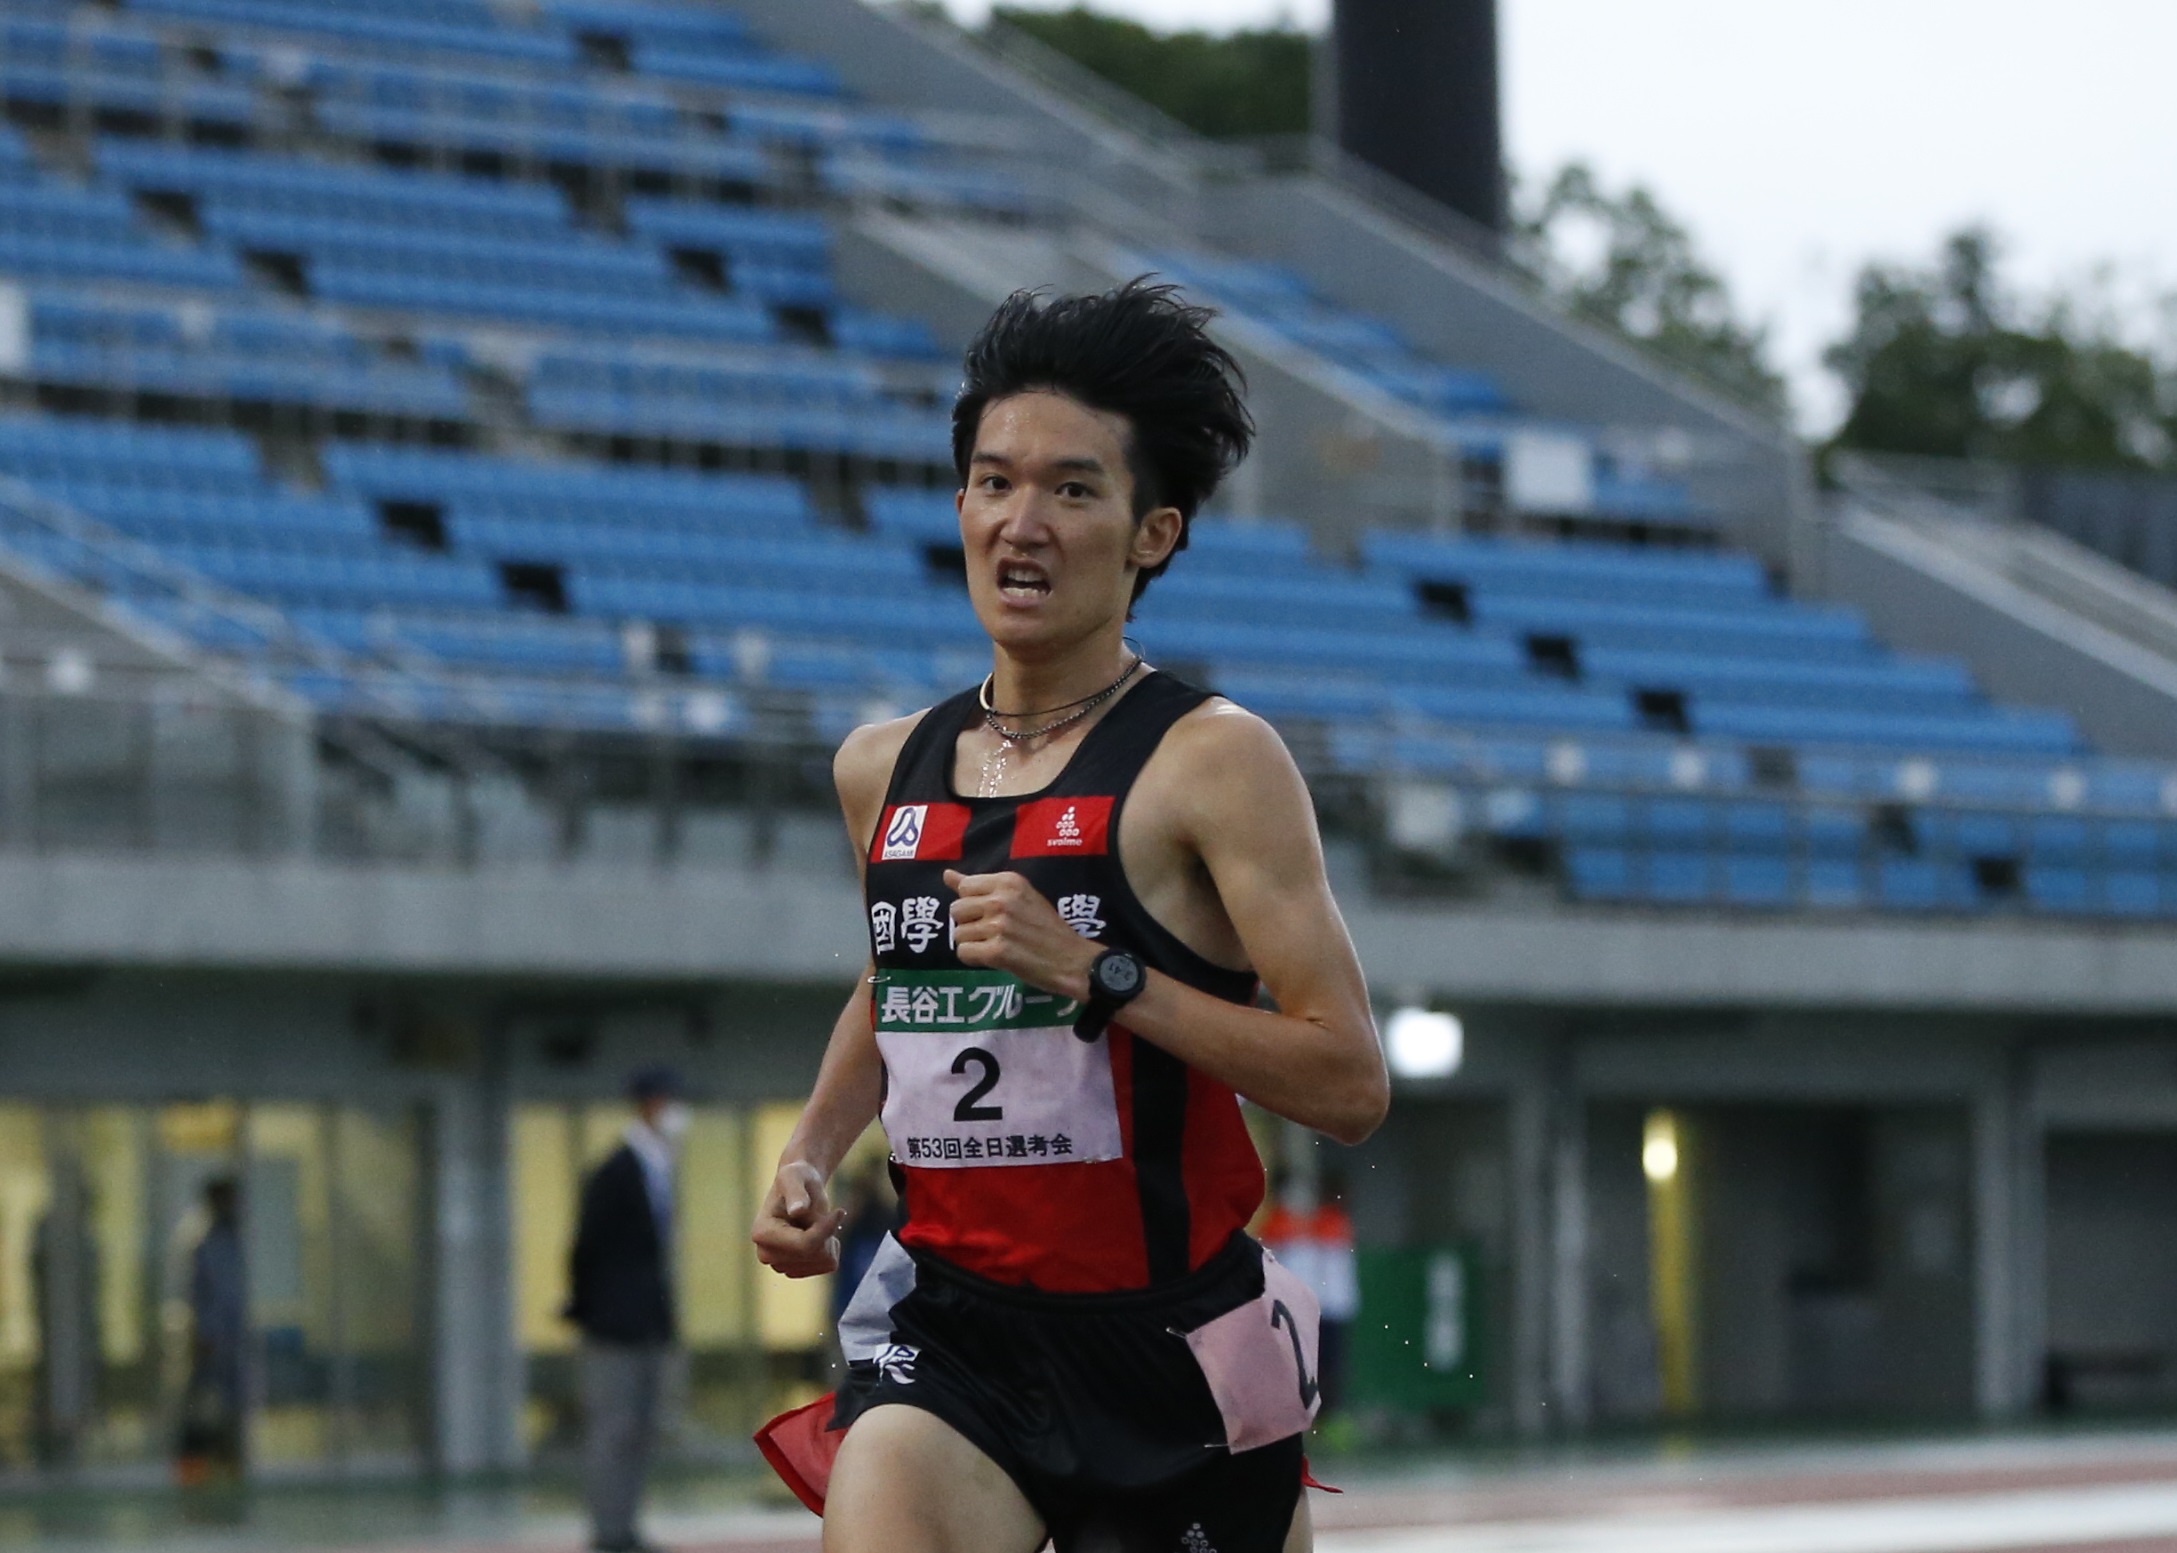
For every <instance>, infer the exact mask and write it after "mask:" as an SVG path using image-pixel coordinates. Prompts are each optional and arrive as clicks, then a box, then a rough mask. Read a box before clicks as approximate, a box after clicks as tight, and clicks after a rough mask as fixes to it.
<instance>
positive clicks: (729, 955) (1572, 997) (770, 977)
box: [0, 854, 2177, 1091]
mask: <svg viewBox="0 0 2177 1553" xmlns="http://www.w3.org/2000/svg"><path fill="white" fill-rule="evenodd" d="M1344 904H1345V909H1346V916H1347V921H1348V924H1349V926H1350V927H1351V929H1352V932H1353V936H1354V941H1355V943H1356V944H1357V945H1358V946H1359V949H1360V953H1361V960H1362V964H1363V965H1364V966H1365V967H1366V968H1367V970H1368V972H1369V975H1370V979H1371V981H1372V982H1373V983H1374V984H1375V985H1376V986H1378V987H1379V988H1383V989H1385V990H1386V991H1387V992H1393V991H1395V992H1400V993H1403V992H1405V991H1407V990H1413V991H1416V992H1419V993H1423V994H1433V995H1437V996H1440V997H1443V998H1447V999H1452V1000H1456V1001H1458V1002H1461V1003H1466V1004H1485V1003H1488V1004H1502V1003H1513V1004H1520V1003H1524V1004H1529V1005H1534V1006H1539V1007H1545V1008H1581V1007H1587V1008H1602V1009H1609V1008H1650V1009H1667V1010H1669V1009H1692V1008H1705V1009H1711V1010H1721V1011H1725V1012H1727V1013H1728V1012H1730V1011H1734V1010H1755V1009H1764V1008H1799V1009H1813V1010H1840V1009H1841V1010H1851V1009H1859V1010H1879V1009H1892V1010H1896V1009H1906V1010H1943V1009H1950V1010H1961V1011H1982V1012H1987V1013H1991V1014H1995V1013H2003V1012H2007V1011H2037V1012H2042V1013H2050V1014H2067V1013H2068V1014H2080V1015H2085V1014H2158V1015H2169V1014H2172V1013H2177V954H2173V953H2172V952H2171V947H2172V943H2173V937H2177V936H2173V935H2172V933H2171V932H2170V930H2169V929H2168V928H2167V927H2163V926H2153V925H2146V926H2139V925H2125V924H2117V923H2092V922H2085V923H2082V922H2057V921H2034V920H2027V919H2017V918H2012V919H1977V920H1951V921H1945V920H1939V919H1938V920H1925V921H1916V920H1903V919H1890V918H1881V917H1873V916H1862V917H1814V916H1796V917H1794V916H1776V917H1767V916H1763V917H1754V916H1735V915H1730V914H1722V913H1714V914H1711V913H1700V912H1669V911H1657V912H1642V911H1603V910H1582V909H1571V908H1561V909H1547V908H1538V907H1532V906H1529V907H1522V908H1507V907H1499V906H1492V905H1490V904H1488V903H1486V902H1479V903H1460V904H1445V905H1416V904H1409V903H1404V902H1398V901H1392V900H1385V899H1382V898H1378V897H1371V896H1366V895H1363V896H1360V897H1358V898H1353V897H1350V896H1349V898H1348V899H1347V900H1346V902H1345V903H1344ZM866 955H867V943H866V938H865V935H864V932H863V929H862V925H861V906H860V902H859V899H858V897H857V895H856V893H855V889H854V886H853V884H852V882H851V881H850V880H849V879H848V878H847V876H846V871H845V869H844V868H843V867H838V868H836V869H835V870H834V871H833V876H832V877H830V878H826V877H824V876H823V875H822V873H821V872H817V871H813V870H805V869H800V868H783V867H782V868H779V869H775V870H772V871H765V872H756V871H746V870H734V869H723V868H721V869H680V870H659V869H655V868H639V867H627V868H614V867H606V866H602V865H599V866H569V867H553V866H548V865H535V866H507V867H501V868H488V869H482V870H478V871H474V872H467V873H463V872H457V871H453V870H442V869H431V868H422V867H404V866H397V865H369V866H366V865H334V864H325V863H316V862H312V861H310V860H308V859H288V860H282V861H276V862H266V863H251V862H248V861H246V860H240V859H231V858H230V859H214V858H158V857H151V858H144V857H128V856H121V857H96V856H67V857H47V856H37V855H27V856H26V855H22V854H12V855H9V856H8V857H7V858H6V866H5V867H0V968H4V967H7V966H11V965H12V966H20V967H32V968H38V967H51V966H55V965H64V966H84V967H97V966H134V967H144V968H152V967H160V968H194V969H200V970H209V969H218V968H225V969H237V970H285V971H301V970H314V971H355V972H368V973H373V974H401V975H412V976H436V977H471V978H473V977H479V976H500V977H522V978H533V979H537V980H540V981H542V982H545V983H547V984H552V983H556V984H560V985H568V986H572V985H577V984H582V983H592V982H606V983H615V982H654V983H689V982H694V983H715V982H725V981H729V980H732V981H753V982H760V983H786V984H801V985H812V986H821V987H833V988H843V987H845V986H846V985H847V984H848V982H849V981H851V979H852V978H853V977H854V976H855V975H856V974H857V973H858V972H859V969H860V967H861V965H862V963H863V961H864V959H865V957H866ZM1843 1033H1844V1034H1846V1035H1850V1034H1851V1033H1852V1032H1851V1030H1850V1028H1849V1022H1847V1026H1846V1028H1845V1029H1844V1031H1843ZM1604 1050H1607V1048H1605V1049H1604ZM1838 1078H1839V1082H1840V1083H1841V1084H1843V1085H1845V1086H1846V1088H1847V1090H1848V1091H1849V1089H1850V1087H1851V1086H1852V1085H1854V1084H1856V1083H1858V1082H1860V1081H1861V1076H1860V1075H1856V1074H1853V1073H1851V1072H1849V1071H1847V1072H1843V1073H1840V1074H1839V1075H1838Z"/></svg>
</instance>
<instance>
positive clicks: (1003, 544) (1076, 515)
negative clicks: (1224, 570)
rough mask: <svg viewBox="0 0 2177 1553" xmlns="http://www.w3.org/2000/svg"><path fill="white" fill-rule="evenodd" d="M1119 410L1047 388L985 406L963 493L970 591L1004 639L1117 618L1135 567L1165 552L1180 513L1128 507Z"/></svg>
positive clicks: (1044, 640)
mask: <svg viewBox="0 0 2177 1553" xmlns="http://www.w3.org/2000/svg"><path fill="white" fill-rule="evenodd" d="M1127 436H1128V428H1127V423H1126V421H1125V419H1124V418H1123V417H1121V416H1117V415H1112V414H1109V413H1107V412H1104V411H1101V410H1091V409H1089V408H1087V407H1086V406H1085V405H1082V404H1079V403H1077V402H1076V401H1074V400H1072V399H1068V398H1066V397H1065V396H1063V395H1061V394H1054V393H1041V392H1039V393H1026V394H1015V395H1013V396H1012V397H1011V398H1008V399H1000V400H998V401H997V402H996V403H994V404H992V405H990V406H989V407H988V408H986V409H985V410H984V411H983V421H982V425H981V427H980V428H979V429H978V431H977V434H976V438H975V451H974V453H973V455H972V456H971V459H970V461H969V465H968V484H967V489H966V490H964V491H962V492H961V493H960V499H959V502H960V538H961V543H962V545H963V547H964V548H965V550H966V552H967V570H968V595H969V597H970V598H971V599H972V600H973V601H974V604H975V613H976V615H977V617H978V618H979V619H980V620H981V621H982V623H983V629H984V630H986V631H988V632H989V633H990V636H991V639H992V640H993V641H995V642H996V643H997V644H998V645H999V646H1001V647H1007V648H1011V649H1014V650H1018V651H1029V652H1034V651H1037V650H1039V649H1041V650H1049V649H1053V648H1061V649H1062V648H1064V647H1068V646H1071V645H1073V644H1075V643H1077V642H1080V641H1083V640H1086V639H1087V638H1089V637H1092V636H1094V635H1095V634H1096V633H1097V632H1098V631H1100V630H1103V629H1105V628H1108V627H1110V626H1112V625H1114V624H1123V623H1124V621H1125V619H1126V610H1127V605H1128V604H1129V602H1131V600H1132V598H1133V592H1134V574H1135V573H1136V572H1137V571H1138V570H1140V568H1142V567H1143V566H1149V565H1154V564H1155V563H1156V562H1158V561H1160V560H1162V559H1163V558H1164V557H1165V556H1166V555H1168V554H1170V553H1171V547H1172V544H1173V543H1174V541H1175V540H1176V539H1177V538H1178V533H1179V514H1178V512H1177V511H1175V510H1174V509H1172V508H1170V507H1160V508H1157V509H1156V510H1155V511H1153V512H1150V513H1148V514H1147V515H1145V516H1144V517H1143V518H1142V519H1141V520H1140V521H1138V522H1137V521H1136V519H1135V517H1134V505H1133V504H1134V479H1133V475H1132V473H1131V472H1130V471H1129V469H1128V467H1127V462H1126V439H1127Z"/></svg>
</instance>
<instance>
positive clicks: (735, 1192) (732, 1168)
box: [510, 1103, 832, 1462]
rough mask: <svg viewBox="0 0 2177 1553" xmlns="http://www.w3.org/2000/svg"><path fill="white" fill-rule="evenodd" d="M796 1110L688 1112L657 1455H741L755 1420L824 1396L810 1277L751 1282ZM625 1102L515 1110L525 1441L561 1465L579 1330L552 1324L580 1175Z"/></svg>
mask: <svg viewBox="0 0 2177 1553" xmlns="http://www.w3.org/2000/svg"><path fill="white" fill-rule="evenodd" d="M799 1114H800V1108H799V1107H798V1106H796V1105H786V1104H771V1105H754V1106H698V1107H696V1109H695V1111H694V1114H693V1117H692V1119H691V1121H690V1123H689V1127H688V1132H687V1136H686V1138H685V1139H684V1140H683V1143H682V1146H681V1164H680V1182H681V1185H680V1187H679V1189H678V1190H677V1191H676V1193H675V1208H676V1223H675V1232H674V1233H675V1247H676V1254H675V1257H674V1269H673V1270H674V1275H675V1278H676V1280H677V1288H678V1295H679V1304H680V1323H681V1338H682V1347H683V1350H684V1366H683V1369H682V1371H681V1378H680V1383H679V1386H678V1388H677V1389H678V1395H676V1396H675V1397H673V1398H671V1399H670V1401H669V1405H668V1407H667V1409H666V1419H667V1423H666V1436H665V1439H664V1441H663V1446H664V1449H665V1450H666V1452H667V1453H668V1454H669V1455H671V1456H675V1457H678V1458H679V1459H681V1460H684V1461H697V1462H700V1461H705V1460H720V1459H728V1458H733V1457H738V1456H740V1455H742V1454H744V1453H745V1452H746V1450H747V1442H748V1437H749V1435H750V1433H751V1432H752V1431H753V1430H754V1429H755V1427H756V1425H757V1424H759V1423H761V1422H762V1421H763V1420H764V1419H765V1418H768V1417H770V1416H771V1415H772V1414H773V1413H775V1412H777V1411H779V1410H780V1409H781V1408H783V1407H786V1406H791V1405H793V1404H795V1403H796V1402H799V1401H803V1400H813V1399H814V1398H815V1397H817V1396H819V1395H821V1394H822V1393H823V1392H825V1391H827V1390H829V1389H830V1388H831V1385H832V1380H831V1378H830V1376H829V1373H828V1366H829V1364H830V1360H831V1356H830V1353H829V1350H828V1348H827V1342H828V1337H829V1324H830V1322H829V1305H828V1297H829V1293H830V1291H829V1290H828V1288H827V1287H826V1281H825V1280H824V1279H821V1278H817V1279H809V1280H807V1281H804V1282H790V1281H788V1280H787V1279H784V1278H773V1277H759V1276H758V1275H759V1273H760V1272H761V1268H760V1267H759V1266H758V1264H757V1262H756V1258H755V1253H754V1251H753V1250H752V1249H751V1247H750V1246H749V1242H748V1226H749V1224H750V1223H751V1222H752V1221H753V1220H754V1218H755V1212H756V1203H757V1197H758V1194H759V1193H761V1192H762V1190H763V1189H764V1187H765V1186H767V1185H768V1184H769V1182H770V1166H771V1162H772V1161H774V1160H776V1159H777V1158H778V1155H779V1151H780V1149H781V1148H783V1147H784V1146H785V1143H786V1138H787V1135H788V1134H789V1133H790V1132H792V1130H793V1126H794V1121H795V1119H796V1118H797V1117H798V1116H799ZM627 1122H628V1108H627V1106H626V1105H625V1104H621V1103H613V1104H589V1103H574V1104H567V1103H549V1104H527V1105H520V1106H517V1107H516V1108H515V1111H514V1117H513V1127H512V1129H511V1134H510V1147H511V1149H512V1152H513V1158H512V1160H511V1161H510V1175H511V1179H512V1181H513V1190H514V1237H513V1238H514V1245H513V1254H514V1264H515V1265H514V1286H515V1289H516V1291H517V1294H516V1298H517V1301H518V1306H519V1323H520V1341H521V1346H522V1354H523V1359H524V1361H525V1369H526V1372H527V1391H526V1394H525V1397H524V1406H523V1413H522V1437H523V1441H524V1443H525V1445H526V1447H527V1448H528V1450H529V1453H530V1454H531V1456H532V1457H533V1458H536V1459H541V1460H551V1459H554V1458H557V1459H560V1460H562V1461H564V1460H567V1459H569V1458H571V1456H572V1454H573V1453H574V1452H575V1451H576V1450H577V1449H579V1447H580V1443H581V1428H582V1419H581V1412H580V1407H579V1401H578V1398H579V1396H580V1390H581V1388H580V1385H579V1381H578V1376H577V1374H576V1358H577V1349H578V1347H579V1336H578V1334H577V1333H576V1332H575V1330H574V1328H573V1327H572V1326H570V1325H569V1324H568V1323H567V1322H566V1321H565V1320H564V1319H563V1318H562V1317H561V1314H560V1312H561V1310H562V1308H563V1307H564V1306H565V1304H566V1300H567V1253H568V1250H569V1248H570V1246H571V1245H572V1244H573V1240H574V1231H575V1219H576V1214H577V1209H578V1204H579V1198H580V1193H581V1184H582V1179H583V1177H584V1176H585V1175H586V1174H587V1173H588V1172H589V1171H591V1170H592V1169H594V1168H596V1166H597V1165H598V1164H599V1163H600V1162H601V1161H602V1160H603V1159H604V1158H605V1156H606V1155H608V1154H610V1153H611V1152H612V1150H613V1149H614V1148H615V1147H617V1146H618V1144H619V1142H620V1138H621V1135H622V1133H623V1132H624V1131H625V1129H626V1126H627Z"/></svg>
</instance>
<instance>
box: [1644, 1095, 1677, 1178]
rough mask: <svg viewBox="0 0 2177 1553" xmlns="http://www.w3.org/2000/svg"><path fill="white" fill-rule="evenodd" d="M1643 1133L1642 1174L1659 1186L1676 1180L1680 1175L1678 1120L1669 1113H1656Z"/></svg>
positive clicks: (1649, 1118)
mask: <svg viewBox="0 0 2177 1553" xmlns="http://www.w3.org/2000/svg"><path fill="white" fill-rule="evenodd" d="M1642 1131H1643V1133H1644V1136H1643V1137H1642V1138H1641V1140H1640V1169H1641V1173H1642V1174H1643V1175H1645V1176H1646V1177H1647V1178H1648V1179H1649V1180H1650V1181H1653V1182H1654V1183H1655V1184H1656V1185H1658V1186H1661V1185H1662V1184H1663V1183H1664V1182H1666V1181H1669V1180H1673V1179H1675V1178H1676V1177H1677V1175H1678V1119H1677V1118H1676V1117H1674V1116H1672V1115H1671V1114H1670V1113H1669V1112H1668V1111H1656V1112H1654V1113H1652V1114H1651V1115H1650V1116H1649V1117H1648V1125H1647V1126H1646V1127H1645V1128H1643V1129H1642Z"/></svg>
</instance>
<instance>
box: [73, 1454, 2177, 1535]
mask: <svg viewBox="0 0 2177 1553" xmlns="http://www.w3.org/2000/svg"><path fill="white" fill-rule="evenodd" d="M1325 1475H1326V1476H1328V1477H1329V1478H1331V1479H1332V1480H1333V1481H1337V1480H1338V1479H1339V1477H1340V1473H1339V1472H1338V1471H1337V1470H1336V1469H1335V1468H1329V1467H1326V1470H1325ZM1345 1486H1346V1488H1347V1492H1346V1493H1344V1494H1342V1495H1335V1496H1334V1495H1326V1494H1317V1495H1314V1496H1313V1504H1314V1513H1315V1518H1316V1526H1317V1539H1316V1545H1317V1547H1318V1549H1319V1550H1321V1553H1979V1550H1990V1553H1993V1550H2004V1553H2059V1550H2061V1553H2177V1435H2168V1434H2157V1435H2125V1436H2098V1437H2078V1436H2071V1437H2052V1438H2040V1439H2036V1438H2024V1437H2010V1438H2005V1439H1999V1440H1982V1441H1974V1442H1964V1443H1949V1444H1918V1445H1912V1444H1880V1445H1856V1446H1835V1447H1824V1448H1819V1449H1811V1448H1806V1447H1799V1448H1795V1449H1789V1450H1783V1449H1772V1450H1766V1451H1756V1450H1739V1451H1733V1452H1703V1453H1695V1454H1689V1455H1685V1456H1683V1457H1678V1458H1675V1459H1649V1460H1645V1461H1627V1460H1624V1459H1622V1458H1620V1459H1617V1460H1615V1461H1610V1460H1597V1459H1595V1458H1592V1457H1590V1458H1587V1459H1584V1460H1578V1461H1573V1460H1565V1461H1559V1462H1556V1463H1549V1462H1541V1461H1533V1462H1529V1463H1527V1464H1523V1465H1513V1466H1498V1467H1488V1468H1484V1467H1458V1466H1438V1467H1434V1468H1425V1469H1422V1468H1417V1469H1414V1470H1412V1471H1410V1472H1406V1473H1403V1474H1401V1475H1398V1476H1388V1475H1380V1474H1379V1475H1364V1474H1359V1473H1354V1474H1348V1475H1347V1481H1346V1484H1345ZM651 1534H652V1536H653V1537H654V1538H655V1539H656V1540H658V1541H659V1542H661V1543H662V1544H664V1545H665V1546H666V1547H667V1548H670V1549H673V1550H675V1553H814V1550H815V1549H816V1547H817V1522H816V1519H815V1518H814V1517H813V1516H810V1515H809V1514H807V1513H806V1512H805V1511H802V1510H799V1509H776V1510H769V1509H746V1510H738V1511H731V1512H727V1513H723V1514H706V1515H659V1516H655V1517H653V1518H652V1522H651ZM189 1540H190V1541H191V1542H192V1543H194V1545H195V1546H196V1547H198V1548H202V1549H204V1550H205V1553H244V1550H251V1553H254V1550H262V1549H268V1548H269V1547H270V1546H271V1544H268V1543H266V1542H263V1541H258V1540H254V1539H250V1538H247V1537H246V1536H245V1537H243V1538H240V1539H237V1540H235V1541H233V1542H220V1543H214V1542H210V1541H206V1542H202V1543H196V1542H195V1539H189ZM165 1545H166V1546H170V1547H172V1546H177V1545H178V1544H176V1543H168V1544H165ZM74 1546H75V1547H77V1548H79V1549H81V1548H84V1544H82V1543H80V1542H78V1543H75V1544H74ZM95 1546H96V1545H95V1544H94V1545H93V1548H95ZM336 1547H338V1548H341V1549H343V1550H355V1553H361V1550H363V1549H368V1550H369V1553H547V1550H549V1553H574V1550H576V1549H579V1548H580V1547H581V1537H580V1531H579V1528H578V1527H577V1526H576V1525H575V1523H574V1522H573V1521H572V1520H570V1519H566V1518H560V1517H555V1518H554V1519H552V1520H550V1521H533V1522H529V1523H525V1524H523V1525H520V1526H518V1527H508V1528H507V1529H506V1531H505V1532H503V1533H498V1534H494V1535H492V1536H490V1537H487V1538H485V1539H483V1540H478V1538H477V1537H475V1536H474V1535H471V1536H465V1537H464V1536H448V1537H446V1538H444V1539H439V1540H428V1541H406V1542H401V1543H389V1542H384V1541H380V1542H376V1543H356V1542H347V1543H341V1544H333V1543H325V1544H322V1545H320V1546H319V1547H317V1548H313V1549H310V1550H308V1553H334V1549H335V1548H336ZM118 1548H119V1545H118V1544H108V1545H107V1553H118ZM290 1550H293V1553H302V1550H300V1549H297V1548H296V1544H294V1543H293V1542H286V1543H285V1545H284V1547H283V1553H290ZM86 1553H91V1550H88V1549H87V1550H86Z"/></svg>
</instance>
